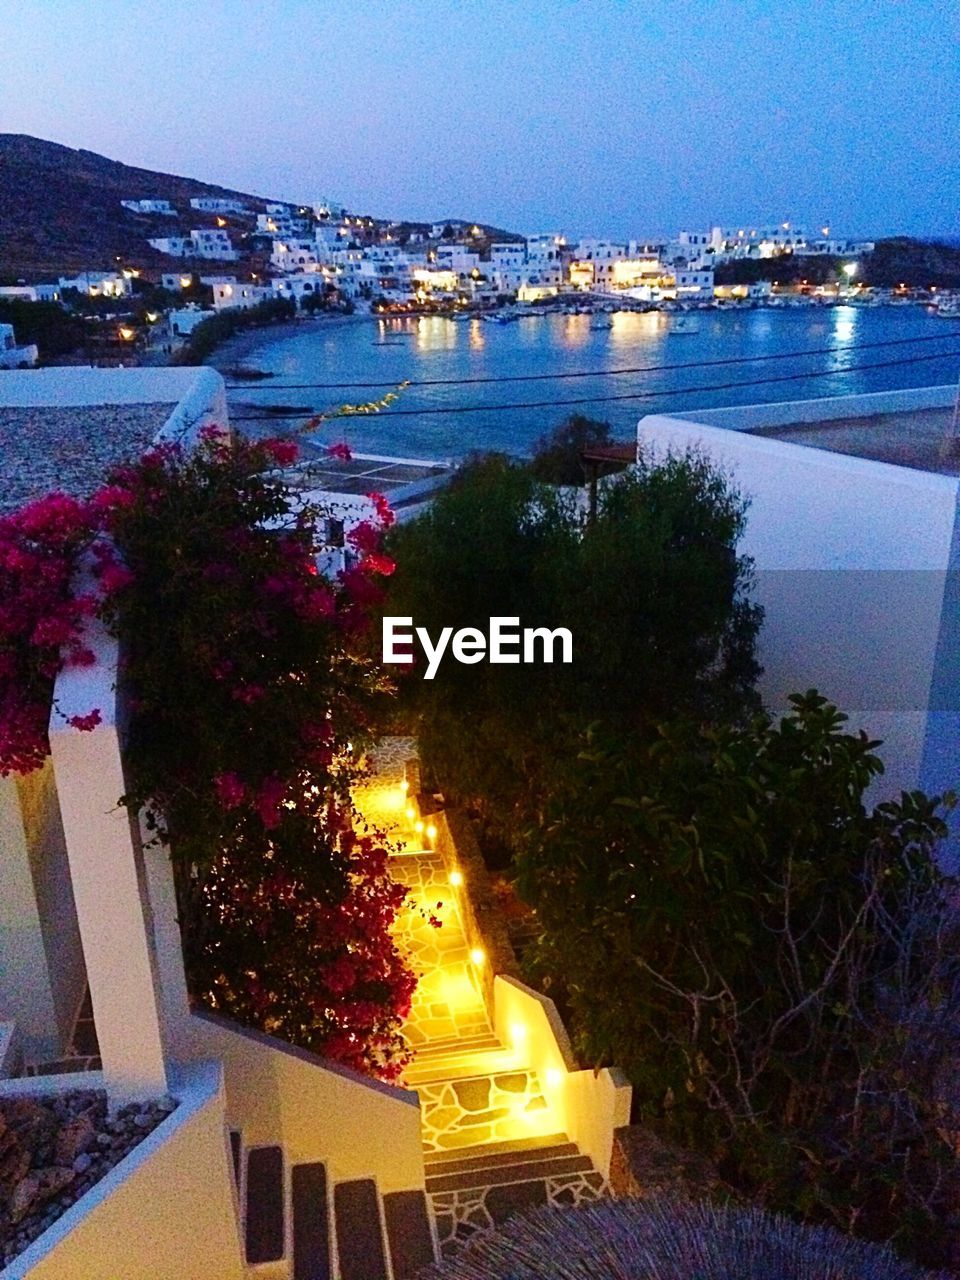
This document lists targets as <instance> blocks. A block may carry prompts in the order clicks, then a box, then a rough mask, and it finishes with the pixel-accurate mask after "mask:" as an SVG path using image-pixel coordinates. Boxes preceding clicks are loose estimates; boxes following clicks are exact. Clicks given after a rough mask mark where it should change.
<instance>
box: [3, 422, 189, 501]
mask: <svg viewBox="0 0 960 1280" xmlns="http://www.w3.org/2000/svg"><path fill="white" fill-rule="evenodd" d="M173 409H174V405H173V404H172V403H171V404H101V405H70V406H60V407H58V408H50V407H37V408H29V409H25V408H12V407H10V406H7V407H2V406H0V515H3V514H5V513H9V512H10V511H15V510H16V509H17V508H18V507H21V506H23V504H24V503H25V502H30V501H32V500H33V499H35V498H42V497H43V496H44V494H47V493H49V492H50V491H51V490H52V489H61V490H64V491H66V492H67V493H71V494H74V495H75V496H77V497H84V496H86V495H88V494H90V493H92V492H93V491H94V490H95V489H97V488H98V487H99V485H100V484H101V482H102V480H103V477H104V473H105V471H106V470H107V468H108V467H109V466H110V465H111V464H112V463H115V462H119V461H121V460H126V459H132V458H136V457H139V455H140V454H141V453H142V452H143V451H144V450H145V449H146V448H147V447H148V446H149V445H150V444H151V443H152V442H153V440H154V438H155V437H156V434H157V432H158V431H159V430H160V428H161V427H162V426H163V424H164V423H165V422H166V420H167V418H169V416H170V414H171V413H172V412H173Z"/></svg>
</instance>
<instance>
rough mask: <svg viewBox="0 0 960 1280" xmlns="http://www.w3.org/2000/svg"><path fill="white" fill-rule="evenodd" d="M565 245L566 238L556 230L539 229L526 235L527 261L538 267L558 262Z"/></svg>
mask: <svg viewBox="0 0 960 1280" xmlns="http://www.w3.org/2000/svg"><path fill="white" fill-rule="evenodd" d="M566 246H567V241H566V238H565V237H564V236H562V235H560V233H559V232H558V231H539V232H537V233H536V234H535V235H532V236H527V261H528V262H530V263H536V265H537V266H540V267H542V266H544V265H546V264H552V263H557V264H559V263H560V260H561V258H562V256H563V251H564V249H565V248H566Z"/></svg>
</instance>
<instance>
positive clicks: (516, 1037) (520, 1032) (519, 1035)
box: [510, 1022, 527, 1044]
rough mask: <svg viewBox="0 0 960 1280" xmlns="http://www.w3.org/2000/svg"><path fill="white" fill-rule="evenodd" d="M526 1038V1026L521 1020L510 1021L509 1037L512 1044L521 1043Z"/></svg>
mask: <svg viewBox="0 0 960 1280" xmlns="http://www.w3.org/2000/svg"><path fill="white" fill-rule="evenodd" d="M526 1038H527V1028H526V1027H525V1026H524V1025H523V1023H522V1022H512V1023H511V1024H510V1039H511V1040H512V1041H513V1043H514V1044H522V1043H523V1041H524V1040H526Z"/></svg>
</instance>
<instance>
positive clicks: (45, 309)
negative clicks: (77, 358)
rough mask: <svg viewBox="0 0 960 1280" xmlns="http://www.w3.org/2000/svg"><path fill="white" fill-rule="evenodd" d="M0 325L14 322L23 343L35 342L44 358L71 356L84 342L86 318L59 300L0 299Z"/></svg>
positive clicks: (18, 337)
mask: <svg viewBox="0 0 960 1280" xmlns="http://www.w3.org/2000/svg"><path fill="white" fill-rule="evenodd" d="M0 324H12V325H13V329H14V333H15V334H16V335H17V342H18V343H20V344H21V345H22V346H28V345H29V344H30V343H34V342H35V343H36V344H37V347H38V348H39V351H40V355H41V357H42V358H48V357H51V356H65V355H70V354H71V353H72V352H74V351H76V350H77V349H78V347H81V346H82V345H83V336H84V325H83V321H82V320H81V319H80V318H79V317H78V316H74V315H72V314H71V313H70V312H69V311H67V310H66V308H65V307H62V306H60V304H59V303H58V302H25V301H23V300H22V299H18V298H0Z"/></svg>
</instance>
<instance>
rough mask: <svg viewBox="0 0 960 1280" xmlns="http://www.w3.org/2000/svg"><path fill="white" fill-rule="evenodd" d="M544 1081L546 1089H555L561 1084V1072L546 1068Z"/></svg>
mask: <svg viewBox="0 0 960 1280" xmlns="http://www.w3.org/2000/svg"><path fill="white" fill-rule="evenodd" d="M545 1079H546V1082H547V1087H548V1088H550V1089H556V1088H557V1086H558V1085H560V1084H562V1083H563V1072H562V1071H560V1070H559V1068H557V1067H548V1068H547V1071H546V1076H545Z"/></svg>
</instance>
